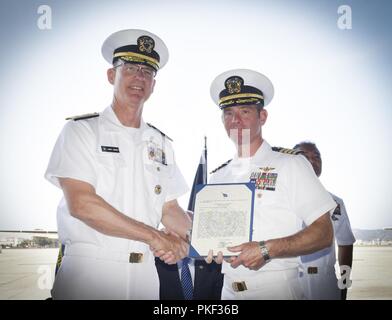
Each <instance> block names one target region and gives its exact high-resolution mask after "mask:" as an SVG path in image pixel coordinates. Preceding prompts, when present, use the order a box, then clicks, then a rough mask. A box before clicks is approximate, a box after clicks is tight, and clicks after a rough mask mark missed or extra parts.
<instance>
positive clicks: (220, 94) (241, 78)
mask: <svg viewBox="0 0 392 320" xmlns="http://www.w3.org/2000/svg"><path fill="white" fill-rule="evenodd" d="M210 94H211V97H212V100H214V102H215V103H216V104H217V105H218V106H219V107H220V108H221V109H224V108H228V107H234V106H245V105H260V106H262V107H264V106H266V105H268V104H269V103H270V102H271V100H272V98H273V96H274V86H273V85H272V82H271V81H270V80H269V79H268V78H267V77H266V76H265V75H263V74H261V73H259V72H256V71H253V70H249V69H234V70H229V71H226V72H223V73H221V74H220V75H218V76H217V77H216V78H215V79H214V81H213V82H212V84H211V88H210Z"/></svg>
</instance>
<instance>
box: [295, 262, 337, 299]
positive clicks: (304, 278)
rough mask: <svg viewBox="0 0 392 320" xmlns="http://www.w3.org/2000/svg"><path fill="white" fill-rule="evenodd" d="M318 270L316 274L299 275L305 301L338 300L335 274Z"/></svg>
mask: <svg viewBox="0 0 392 320" xmlns="http://www.w3.org/2000/svg"><path fill="white" fill-rule="evenodd" d="M334 271H335V270H333V271H332V272H326V270H324V269H322V268H318V273H316V274H308V273H306V272H304V273H301V275H300V278H299V279H300V282H301V285H302V288H303V290H304V294H305V296H306V298H307V299H310V300H340V298H341V297H340V289H339V287H338V279H337V278H336V274H335V273H334Z"/></svg>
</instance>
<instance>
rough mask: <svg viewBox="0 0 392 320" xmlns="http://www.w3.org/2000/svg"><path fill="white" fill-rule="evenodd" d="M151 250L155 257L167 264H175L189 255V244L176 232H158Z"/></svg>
mask: <svg viewBox="0 0 392 320" xmlns="http://www.w3.org/2000/svg"><path fill="white" fill-rule="evenodd" d="M150 249H151V250H152V251H153V252H154V256H155V257H158V258H160V259H161V260H162V261H164V262H165V263H167V264H174V263H176V262H177V261H179V260H181V259H182V258H184V257H186V256H187V255H188V251H189V244H188V243H187V242H186V241H185V240H184V239H182V238H181V237H179V236H178V235H177V234H175V233H174V232H170V231H158V232H157V237H156V239H155V240H154V241H153V243H152V244H151V245H150Z"/></svg>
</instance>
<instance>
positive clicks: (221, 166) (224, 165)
mask: <svg viewBox="0 0 392 320" xmlns="http://www.w3.org/2000/svg"><path fill="white" fill-rule="evenodd" d="M231 160H233V159H230V160H228V161H226V162H225V163H224V164H221V165H220V166H219V167H218V168H216V169H214V170H212V171H211V172H210V174H212V173H215V172H217V171H218V170H220V169H222V168H223V167H226V166H227V165H228V164H229V163H230V161H231Z"/></svg>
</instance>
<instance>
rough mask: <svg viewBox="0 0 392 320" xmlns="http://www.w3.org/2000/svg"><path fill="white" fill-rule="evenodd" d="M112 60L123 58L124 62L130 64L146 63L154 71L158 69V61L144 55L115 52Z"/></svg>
mask: <svg viewBox="0 0 392 320" xmlns="http://www.w3.org/2000/svg"><path fill="white" fill-rule="evenodd" d="M113 58H125V59H124V60H127V61H131V62H147V63H148V64H150V65H151V66H152V67H153V68H155V69H156V70H158V69H159V61H158V60H157V59H154V58H151V57H149V56H146V55H144V54H140V53H135V52H117V53H115V54H114V55H113Z"/></svg>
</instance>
